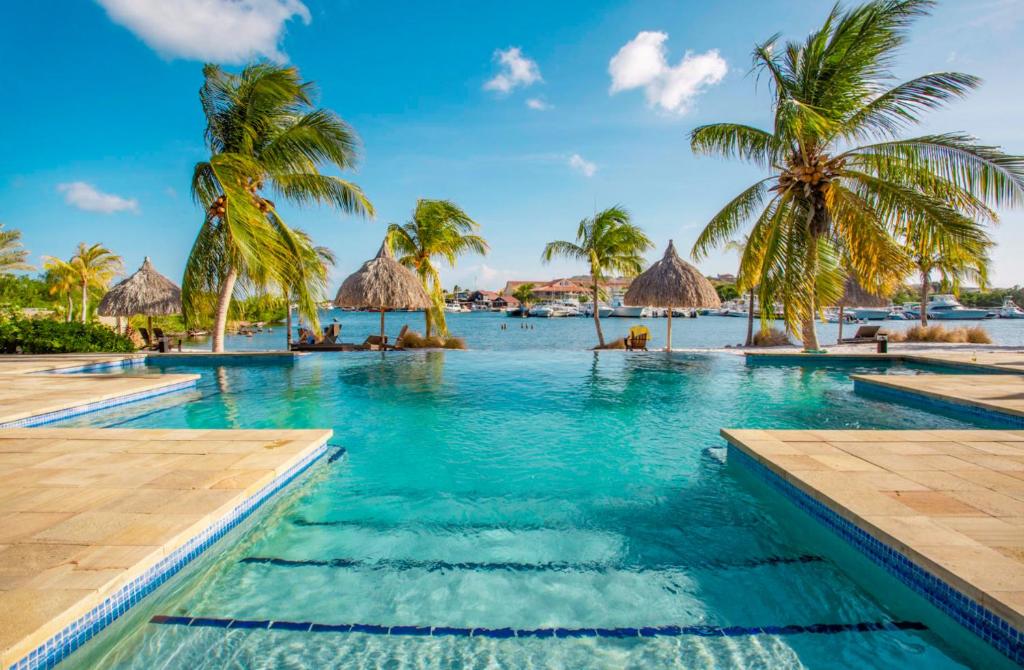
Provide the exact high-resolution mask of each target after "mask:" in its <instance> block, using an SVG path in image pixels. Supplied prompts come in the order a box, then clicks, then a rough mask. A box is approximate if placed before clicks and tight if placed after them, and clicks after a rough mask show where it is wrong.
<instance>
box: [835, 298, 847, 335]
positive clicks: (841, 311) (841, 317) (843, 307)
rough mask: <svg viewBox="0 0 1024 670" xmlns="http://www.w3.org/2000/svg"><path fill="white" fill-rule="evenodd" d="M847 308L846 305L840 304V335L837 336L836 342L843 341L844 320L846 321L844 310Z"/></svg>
mask: <svg viewBox="0 0 1024 670" xmlns="http://www.w3.org/2000/svg"><path fill="white" fill-rule="evenodd" d="M845 309H846V306H845V305H840V306H839V337H838V338H836V344H842V343H843V321H844V318H843V310H845Z"/></svg>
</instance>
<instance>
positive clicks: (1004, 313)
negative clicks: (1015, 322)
mask: <svg viewBox="0 0 1024 670" xmlns="http://www.w3.org/2000/svg"><path fill="white" fill-rule="evenodd" d="M999 318H1000V319H1024V309H1021V308H1020V307H1018V306H1017V303H1015V302H1014V301H1013V298H1007V299H1006V300H1004V301H1003V306H1002V307H1000V308H999Z"/></svg>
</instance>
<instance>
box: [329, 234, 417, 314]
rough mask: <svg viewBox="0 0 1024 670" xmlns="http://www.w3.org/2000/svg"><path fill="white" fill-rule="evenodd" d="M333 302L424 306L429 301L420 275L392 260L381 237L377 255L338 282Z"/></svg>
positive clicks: (374, 306) (359, 306)
mask: <svg viewBox="0 0 1024 670" xmlns="http://www.w3.org/2000/svg"><path fill="white" fill-rule="evenodd" d="M334 304H335V305H337V306H338V307H352V308H355V309H365V308H369V309H388V308H391V309H426V308H428V307H430V306H431V305H432V304H433V303H432V302H431V300H430V296H429V295H427V292H426V291H425V290H424V289H423V284H422V283H421V282H420V278H419V277H417V276H416V275H415V274H413V272H412V270H410V269H409V268H407V267H405V266H404V265H402V264H401V263H399V262H398V261H396V260H395V257H394V255H393V254H392V253H391V247H389V246H388V243H387V240H385V241H384V242H383V243H382V244H381V245H380V251H378V252H377V255H376V256H374V257H373V258H371V259H370V260H368V261H366V262H365V263H363V266H362V267H361V268H359V270H357V271H356V272H353V273H352V274H351V275H349V276H348V278H347V279H346V280H345V281H344V282H343V283H342V284H341V288H339V289H338V295H337V296H335V298H334Z"/></svg>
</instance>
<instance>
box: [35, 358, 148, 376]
mask: <svg viewBox="0 0 1024 670" xmlns="http://www.w3.org/2000/svg"><path fill="white" fill-rule="evenodd" d="M145 364H146V357H145V356H137V357H135V358H122V359H121V360H117V361H103V362H102V363H86V364H85V365H76V366H75V367H71V368H58V369H56V370H43V371H42V372H40V373H39V374H50V375H69V374H78V373H83V372H99V371H101V370H110V369H113V368H135V367H140V366H142V365H145Z"/></svg>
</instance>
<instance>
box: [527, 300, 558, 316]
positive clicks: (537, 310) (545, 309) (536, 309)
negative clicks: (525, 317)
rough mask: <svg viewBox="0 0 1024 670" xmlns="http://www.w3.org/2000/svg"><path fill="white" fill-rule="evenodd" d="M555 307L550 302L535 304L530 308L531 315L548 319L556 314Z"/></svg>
mask: <svg viewBox="0 0 1024 670" xmlns="http://www.w3.org/2000/svg"><path fill="white" fill-rule="evenodd" d="M554 312H555V310H554V307H553V306H552V305H551V304H550V303H543V304H540V305H534V306H533V307H531V308H530V316H536V317H540V318H542V319H548V318H551V317H552V316H554Z"/></svg>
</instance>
